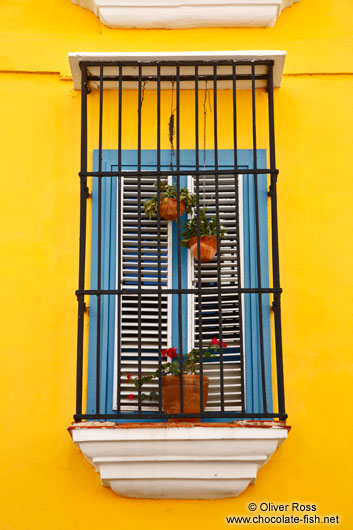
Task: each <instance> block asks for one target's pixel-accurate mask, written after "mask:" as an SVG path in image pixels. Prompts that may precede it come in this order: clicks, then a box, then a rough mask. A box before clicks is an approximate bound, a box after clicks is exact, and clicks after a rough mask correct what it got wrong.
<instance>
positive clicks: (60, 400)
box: [0, 0, 353, 530]
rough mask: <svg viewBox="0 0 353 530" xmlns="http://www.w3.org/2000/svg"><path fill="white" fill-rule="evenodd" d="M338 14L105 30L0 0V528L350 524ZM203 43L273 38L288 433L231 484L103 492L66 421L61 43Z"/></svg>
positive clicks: (70, 180)
mask: <svg viewBox="0 0 353 530" xmlns="http://www.w3.org/2000/svg"><path fill="white" fill-rule="evenodd" d="M352 17H353V4H352V2H351V1H350V0H336V1H335V0H322V1H320V0H302V1H301V2H300V3H298V4H295V5H294V6H292V7H291V8H290V9H287V10H285V11H284V12H283V13H282V15H281V17H280V18H279V20H278V21H277V24H276V26H275V27H274V28H267V29H238V30H236V29H226V30H219V29H217V30H212V29H202V30H173V31H167V30H165V31H164V30H159V31H154V30H149V31H142V30H141V31H137V30H111V29H109V28H106V27H104V26H103V25H102V24H101V23H100V22H99V21H98V19H97V18H96V17H95V16H94V15H93V14H92V13H90V12H88V11H86V10H84V9H82V8H80V7H79V6H76V5H74V4H72V3H71V1H70V0H52V1H50V2H43V1H39V0H13V1H9V0H5V1H3V2H1V5H0V50H1V52H0V95H1V97H0V124H1V132H0V134H1V142H0V160H1V182H2V185H1V193H0V219H1V226H2V235H1V238H0V256H1V260H0V278H1V290H0V293H1V294H0V296H1V302H0V307H1V360H0V367H1V371H0V373H1V384H0V402H1V404H2V406H1V410H2V418H1V427H0V439H1V451H0V468H1V483H2V493H1V496H0V529H1V530H74V529H75V530H81V529H82V530H83V529H84V530H93V529H95V530H104V529H106V528H119V529H121V530H125V529H126V530H135V529H140V528H141V529H143V530H162V529H163V528H169V529H170V530H174V529H175V530H176V529H180V528H205V529H207V530H208V529H209V530H216V529H217V530H218V529H223V528H227V527H228V526H230V527H231V526H239V525H227V523H226V516H230V515H249V514H250V512H249V511H248V508H247V506H248V503H249V502H255V503H256V504H258V505H259V504H260V503H261V502H271V503H274V504H276V503H282V504H291V503H292V502H298V503H303V504H311V505H313V504H315V505H316V506H317V511H316V514H318V515H320V516H324V515H332V516H335V515H338V516H339V521H340V522H339V524H337V523H336V524H334V525H333V526H339V528H344V529H351V528H352V527H353V507H352V502H351V490H352V488H351V477H352V458H351V445H352V426H351V422H350V413H351V402H352V397H351V396H352V387H353V377H352V376H353V369H352V362H351V352H352V346H353V344H352V342H353V341H352V333H351V327H352V326H351V314H352V269H353V255H352V245H351V239H352V236H351V234H352V229H353V226H352V203H353V202H352V199H353V197H352V195H353V193H352V184H351V182H352V177H351V149H352V147H351V146H352V132H351V129H352V126H351V123H352V120H353V112H352V104H351V94H352V90H353V75H352V73H353V64H352V53H351V50H352V31H351V20H352ZM207 49H209V50H211V49H212V50H226V49H283V50H287V53H288V58H287V62H286V66H285V73H284V77H283V82H282V87H281V88H280V89H277V90H276V91H275V117H276V148H277V165H278V167H279V169H280V176H279V182H278V211H279V230H280V234H279V235H280V267H281V283H282V287H283V289H284V296H283V309H282V321H283V346H284V370H285V389H286V401H287V411H288V414H289V422H288V423H289V424H290V425H292V431H291V433H290V435H289V438H288V440H287V441H286V442H285V443H284V444H283V446H282V447H281V448H280V449H279V451H278V452H277V453H276V454H275V455H274V457H273V458H272V459H271V461H270V462H269V463H268V464H267V465H266V466H265V467H264V468H263V469H262V470H261V471H260V472H259V475H258V482H257V484H256V485H255V486H250V487H249V488H248V489H247V490H246V491H245V493H244V494H242V495H241V496H240V497H239V498H236V499H228V500H218V501H149V500H135V499H125V498H119V497H118V496H117V495H115V494H114V493H113V492H112V491H110V490H109V489H107V488H104V487H102V486H101V484H100V480H99V476H98V475H97V474H96V473H95V472H94V471H93V469H92V468H91V467H90V465H89V464H88V462H87V461H86V460H85V459H84V457H83V455H82V454H81V453H80V452H79V450H78V449H77V448H76V447H75V446H74V445H73V443H72V440H71V438H70V437H69V435H68V433H67V431H66V427H67V426H68V425H69V424H70V422H71V421H72V414H73V412H74V400H75V371H76V358H75V356H76V330H77V304H76V300H75V296H74V291H75V289H76V288H77V279H78V227H79V179H78V176H77V172H78V171H79V148H80V145H79V141H80V134H79V128H80V92H78V91H74V90H73V88H72V82H71V80H70V79H69V77H68V76H69V68H68V61H67V53H68V52H69V51H116V50H121V51H123V50H125V51H134V50H140V51H153V50H156V51H157V50H159V51H163V50H166V51H169V50H207ZM241 97H242V98H244V100H245V99H246V98H247V96H246V95H245V94H244V95H242V96H241ZM92 102H93V103H92V104H93V106H94V105H96V103H97V98H96V96H95V95H94V96H92ZM261 112H262V111H261V104H260V113H259V118H260V119H261ZM244 131H245V134H244V138H246V135H247V134H250V133H249V130H247V129H246V128H245V129H244ZM246 131H247V133H246ZM260 135H261V132H260ZM227 141H228V140H227V136H226V135H225V137H224V144H223V145H221V146H220V147H223V148H227V147H228V145H227ZM260 141H261V137H260ZM111 146H112V147H114V144H113V141H112V144H111ZM108 147H109V146H108ZM146 147H147V146H146ZM242 147H244V148H246V147H249V146H248V145H243V146H242ZM259 147H261V145H259ZM256 513H260V512H256ZM263 515H270V514H269V512H266V513H265V512H264V513H263ZM240 526H241V527H242V528H252V527H253V526H254V525H245V524H243V525H240ZM256 526H257V527H259V528H265V527H266V528H268V527H269V525H261V524H259V525H256ZM307 526H308V525H303V524H299V525H295V527H298V528H304V527H305V528H306V527H307ZM309 526H315V525H309ZM322 526H323V525H320V527H322ZM274 527H275V526H274ZM278 527H279V528H282V527H283V528H284V527H287V525H286V526H284V525H283V526H280V525H278Z"/></svg>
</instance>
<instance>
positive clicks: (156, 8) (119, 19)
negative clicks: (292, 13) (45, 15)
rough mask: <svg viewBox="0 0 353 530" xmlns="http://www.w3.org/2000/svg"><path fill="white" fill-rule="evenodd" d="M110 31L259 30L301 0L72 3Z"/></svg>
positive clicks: (101, 0) (91, 0) (86, 0)
mask: <svg viewBox="0 0 353 530" xmlns="http://www.w3.org/2000/svg"><path fill="white" fill-rule="evenodd" d="M72 1H73V2H74V4H78V5H80V6H82V7H85V8H86V9H90V10H91V11H93V13H94V14H95V15H96V16H97V17H99V19H100V20H101V22H102V23H103V24H105V25H106V26H109V27H111V28H145V29H147V28H165V29H179V28H204V27H208V28H210V27H227V28H229V27H233V28H256V27H270V26H274V24H275V22H276V20H277V18H278V17H279V15H280V14H281V12H282V10H283V9H284V8H286V7H289V6H291V5H292V4H294V3H295V2H298V1H300V0H222V1H221V2H219V1H216V0H152V1H151V0H72Z"/></svg>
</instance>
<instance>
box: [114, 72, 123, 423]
mask: <svg viewBox="0 0 353 530" xmlns="http://www.w3.org/2000/svg"><path fill="white" fill-rule="evenodd" d="M122 89H123V72H122V65H119V103H118V105H119V117H118V171H121V125H122V110H123V107H122ZM121 179H122V177H121V176H120V175H119V176H118V177H117V186H118V199H117V207H116V212H117V215H119V219H118V222H117V229H118V237H117V245H118V248H117V269H118V274H117V289H121V268H122V265H123V264H122V256H121V230H122V226H121V219H122V216H121V208H122V200H121V199H122V197H121V187H122V186H121V184H122V182H121ZM116 311H117V329H116V330H115V333H116V340H117V397H116V403H117V407H116V410H117V414H119V412H120V411H121V405H120V401H121V395H120V394H121V294H119V295H118V296H117V308H116Z"/></svg>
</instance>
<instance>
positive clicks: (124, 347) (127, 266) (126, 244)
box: [114, 177, 171, 412]
mask: <svg viewBox="0 0 353 530" xmlns="http://www.w3.org/2000/svg"><path fill="white" fill-rule="evenodd" d="M154 182H156V179H155V178H153V177H152V178H151V177H142V178H141V204H140V208H141V223H142V224H141V236H142V239H141V254H142V255H141V276H142V288H145V289H147V288H157V286H158V261H157V259H158V245H160V249H161V281H162V288H168V287H169V288H170V285H171V223H168V221H164V220H163V219H161V222H160V228H161V232H160V239H159V240H158V228H157V220H156V218H154V219H152V220H150V219H148V218H147V217H146V215H145V212H144V209H143V203H144V201H145V199H149V198H150V197H151V196H152V195H156V187H155V186H153V184H154ZM137 194H138V191H137V179H136V178H135V177H131V178H129V177H124V179H122V189H121V223H122V225H121V226H122V234H121V246H122V248H121V256H122V264H121V266H122V271H121V281H122V284H121V287H122V288H123V289H129V288H131V289H134V288H135V289H136V288H137V287H138V242H137V240H138V237H137V236H138V228H137V226H138V210H137V209H138V200H137ZM161 300H162V313H161V323H162V348H166V347H168V346H170V334H171V331H170V329H171V322H170V320H171V315H170V311H168V307H169V300H170V295H168V294H163V295H162V298H161ZM141 308H142V309H141V352H140V354H141V361H142V369H141V373H143V374H148V373H151V372H154V371H155V370H156V369H157V368H158V357H159V355H160V350H159V344H158V334H159V322H160V321H159V318H158V316H159V311H158V295H157V294H149V295H147V296H143V297H142V303H141ZM120 341H121V343H120V344H121V402H120V405H121V410H123V411H129V412H133V411H134V410H137V390H136V389H135V387H134V385H132V384H128V383H127V378H126V375H127V374H129V373H131V374H132V376H133V377H136V376H137V374H138V354H139V352H138V305H137V296H136V295H131V296H130V295H124V296H122V301H121V329H120ZM151 390H156V391H157V390H158V383H157V381H153V382H152V383H151V384H146V385H144V386H143V387H142V392H143V393H145V394H148V395H149V393H150V391H151ZM129 394H134V395H135V402H136V408H135V407H131V404H132V403H134V401H131V400H129V399H128V397H127V396H128V395H129ZM114 395H115V396H116V392H114ZM114 401H115V403H114V408H115V409H116V397H115V400H114ZM126 403H129V404H130V406H129V407H126V406H124V405H126ZM153 405H154V406H153ZM156 405H157V401H155V402H150V401H149V399H146V400H144V401H143V402H142V410H146V411H147V410H155V411H157V410H158V409H157V408H156Z"/></svg>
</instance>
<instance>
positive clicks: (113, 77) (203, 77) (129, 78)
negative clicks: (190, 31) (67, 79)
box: [87, 74, 268, 83]
mask: <svg viewBox="0 0 353 530" xmlns="http://www.w3.org/2000/svg"><path fill="white" fill-rule="evenodd" d="M119 79H120V78H119V75H106V76H105V77H104V82H107V81H119ZM232 79H233V76H232V75H219V76H218V77H217V81H232ZM251 79H252V76H251V75H245V74H243V75H238V76H237V81H250V80H251ZM267 79H268V76H267V74H259V75H256V76H255V81H266V80H267ZM122 80H123V81H125V82H130V83H131V82H134V83H138V82H139V79H138V77H135V76H134V75H124V76H123V78H122ZM212 80H213V75H199V81H212ZM87 81H100V76H99V75H89V74H88V76H87ZM141 81H142V82H148V81H150V82H154V83H157V75H143V76H142V77H141ZM163 81H168V82H172V81H175V76H174V75H161V83H162V82H163ZM182 81H191V82H192V83H194V82H195V77H194V76H193V75H182V74H181V75H180V82H182Z"/></svg>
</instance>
